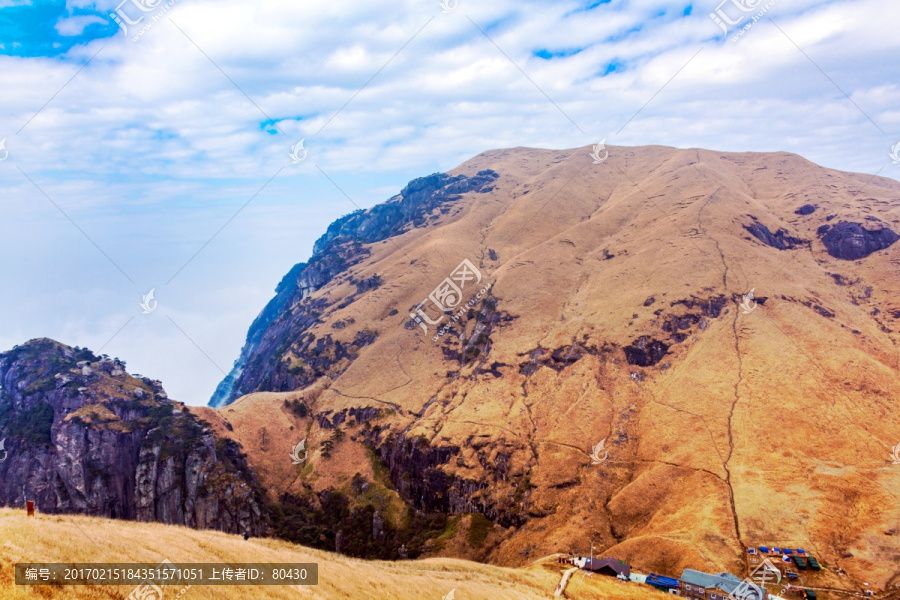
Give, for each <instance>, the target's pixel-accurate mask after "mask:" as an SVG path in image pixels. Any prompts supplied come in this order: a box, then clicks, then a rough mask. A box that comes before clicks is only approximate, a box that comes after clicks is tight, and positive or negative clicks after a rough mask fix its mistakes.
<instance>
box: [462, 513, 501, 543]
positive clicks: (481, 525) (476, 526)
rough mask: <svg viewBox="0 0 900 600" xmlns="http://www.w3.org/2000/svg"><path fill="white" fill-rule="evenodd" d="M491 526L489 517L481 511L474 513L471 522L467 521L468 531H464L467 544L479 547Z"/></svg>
mask: <svg viewBox="0 0 900 600" xmlns="http://www.w3.org/2000/svg"><path fill="white" fill-rule="evenodd" d="M493 527H494V524H493V523H492V522H491V521H490V519H488V518H487V517H485V516H484V515H483V514H481V513H474V514H473V515H472V520H471V523H469V531H468V532H467V533H466V538H467V539H468V540H469V545H470V546H472V547H473V548H480V547H481V545H482V544H484V540H485V539H487V536H488V534H489V533H490V532H491V529H493Z"/></svg>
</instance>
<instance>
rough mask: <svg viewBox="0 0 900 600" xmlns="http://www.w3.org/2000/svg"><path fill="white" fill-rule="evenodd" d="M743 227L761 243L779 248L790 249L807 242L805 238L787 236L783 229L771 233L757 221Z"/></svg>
mask: <svg viewBox="0 0 900 600" xmlns="http://www.w3.org/2000/svg"><path fill="white" fill-rule="evenodd" d="M744 229H746V230H747V231H749V232H750V233H751V234H753V237H755V238H756V239H758V240H759V241H761V242H762V243H764V244H767V245H769V246H772V247H773V248H778V249H779V250H790V249H791V248H794V247H795V246H802V245H804V244H806V243H807V242H806V240H801V239H800V238H796V237H791V236H789V235H788V234H787V231H785V230H784V229H779V230H778V231H776V232H775V233H772V232H771V231H769V228H768V227H766V226H765V225H763V224H762V223H760V222H759V221H754V222H753V223H752V224H751V225H745V226H744Z"/></svg>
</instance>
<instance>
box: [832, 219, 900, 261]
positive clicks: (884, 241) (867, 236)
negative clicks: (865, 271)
mask: <svg viewBox="0 0 900 600" xmlns="http://www.w3.org/2000/svg"><path fill="white" fill-rule="evenodd" d="M817 233H818V235H819V237H820V238H821V239H822V243H823V244H825V248H826V249H827V250H828V254H830V255H831V256H833V257H835V258H840V259H841V260H859V259H860V258H865V257H867V256H869V255H870V254H872V253H873V252H878V251H879V250H884V249H885V248H887V247H889V246H890V245H891V244H893V243H894V242H896V241H897V240H898V239H900V236H898V235H897V234H896V233H894V232H893V231H892V230H891V229H888V228H887V227H884V228H882V229H876V230H870V229H866V228H864V227H863V226H862V225H860V224H859V223H848V222H845V221H842V222H840V223H838V224H837V225H833V226H832V225H822V226H821V227H819V229H818V232H817Z"/></svg>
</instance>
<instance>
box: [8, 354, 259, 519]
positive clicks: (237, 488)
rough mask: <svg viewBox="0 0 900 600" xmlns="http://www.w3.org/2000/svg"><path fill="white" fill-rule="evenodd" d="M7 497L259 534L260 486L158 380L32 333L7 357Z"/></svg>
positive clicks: (231, 446)
mask: <svg viewBox="0 0 900 600" xmlns="http://www.w3.org/2000/svg"><path fill="white" fill-rule="evenodd" d="M0 439H3V440H4V446H5V448H4V452H3V460H2V461H0V505H2V506H19V507H22V506H24V498H23V494H24V496H25V497H26V498H27V499H28V500H33V501H34V502H35V506H36V507H37V509H38V511H40V512H42V513H84V514H90V515H95V516H104V517H114V518H119V519H131V520H138V521H160V522H163V523H171V524H176V525H187V526H190V527H197V528H212V529H219V530H222V531H228V532H233V533H249V534H253V535H258V534H261V533H264V532H266V531H267V530H268V528H269V525H268V522H267V516H266V514H265V513H264V511H263V509H262V507H261V505H260V500H261V499H262V494H261V492H260V490H259V484H258V483H257V481H256V478H255V476H254V475H253V472H252V469H251V468H250V467H249V466H248V465H247V462H246V458H245V457H244V455H243V454H242V453H241V452H240V449H239V448H238V446H237V445H236V444H235V443H234V442H233V441H231V440H229V439H227V438H222V437H216V436H214V435H213V434H212V431H211V430H210V429H209V427H208V423H204V422H202V421H200V420H199V419H197V418H196V417H195V416H194V415H192V414H191V413H190V410H189V409H188V408H187V407H185V406H184V405H183V404H180V403H178V402H174V401H172V400H170V399H169V397H168V395H167V394H166V392H165V390H164V389H163V387H162V385H161V383H160V382H159V381H154V380H151V379H149V378H147V377H140V376H133V375H129V374H128V373H127V372H126V371H125V364H124V363H122V362H121V361H119V360H118V359H111V358H108V357H106V356H102V357H99V356H96V355H94V353H92V352H91V351H90V350H87V349H84V348H71V347H69V346H66V345H63V344H60V343H58V342H55V341H52V340H47V339H38V340H32V341H30V342H28V343H26V344H23V345H21V346H17V347H15V348H13V349H12V350H11V351H9V352H4V353H2V354H0Z"/></svg>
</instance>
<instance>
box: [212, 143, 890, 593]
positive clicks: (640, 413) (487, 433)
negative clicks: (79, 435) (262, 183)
mask: <svg viewBox="0 0 900 600" xmlns="http://www.w3.org/2000/svg"><path fill="white" fill-rule="evenodd" d="M598 163H599V164H598ZM898 224H900V183H898V182H896V181H893V180H891V179H887V178H884V177H873V176H869V175H861V174H854V173H845V172H840V171H836V170H833V169H827V168H823V167H819V166H817V165H815V164H813V163H810V162H809V161H807V160H805V159H803V158H801V157H799V156H796V155H793V154H788V153H783V152H779V153H721V152H713V151H707V150H696V149H689V150H678V149H673V148H667V147H659V146H649V147H638V148H626V147H610V148H609V157H608V159H606V160H603V161H598V160H595V159H594V158H593V157H592V156H591V155H590V148H577V149H572V150H561V151H556V150H538V149H531V148H515V149H509V150H494V151H490V152H485V153H483V154H481V155H479V156H477V157H475V158H473V159H471V160H469V161H467V162H466V163H464V164H462V165H460V166H459V167H457V168H456V169H454V170H452V171H451V172H449V173H446V174H436V175H432V176H429V177H426V178H423V179H419V180H416V181H413V182H411V183H410V184H409V185H408V186H407V187H406V188H404V190H402V191H401V193H400V194H399V195H398V196H396V197H394V198H392V199H390V200H389V201H388V202H386V203H385V204H382V205H379V206H376V207H374V208H372V209H369V210H366V211H359V212H356V213H353V214H351V215H349V216H347V217H344V218H342V219H340V220H339V221H337V222H335V223H334V224H332V225H331V226H330V227H329V228H328V231H327V232H326V234H325V235H324V236H323V237H322V238H321V239H320V240H319V241H318V242H317V243H316V245H315V248H314V252H313V255H312V257H311V258H310V260H309V261H308V262H307V263H301V264H298V265H297V266H296V267H295V268H294V269H293V270H292V271H291V272H290V273H289V274H288V275H287V276H286V277H285V279H284V280H283V281H282V282H281V284H280V285H279V286H278V290H277V295H276V297H275V298H274V299H273V300H272V301H271V302H270V304H269V305H268V306H267V307H266V308H265V309H264V310H263V312H262V313H261V314H260V316H259V317H258V318H257V319H256V321H255V322H254V324H253V326H252V327H251V329H250V332H249V334H248V336H247V343H246V345H245V347H244V349H243V351H242V353H241V356H240V358H239V359H238V361H237V363H236V367H235V370H234V371H233V372H232V373H231V374H230V375H229V376H228V378H227V379H226V380H225V381H224V382H223V383H222V385H221V386H220V388H219V390H218V391H217V393H216V395H215V396H214V398H213V400H212V404H213V405H214V406H215V407H218V408H217V409H212V408H207V409H203V410H198V414H200V415H201V416H202V418H204V419H205V420H207V421H208V422H209V423H210V425H211V427H212V428H213V429H214V430H215V431H216V433H217V434H218V435H223V436H228V437H230V438H233V439H234V440H235V441H237V442H238V443H240V444H242V446H243V448H244V451H246V452H247V454H248V457H249V460H250V462H251V464H252V465H254V467H255V468H256V470H257V472H258V474H259V477H260V481H261V483H262V484H263V486H264V487H265V488H266V489H267V490H268V495H269V498H270V499H273V500H277V501H278V502H280V503H281V504H282V506H285V507H287V506H290V507H294V508H293V509H292V510H293V512H291V515H292V516H290V518H287V517H286V516H285V515H282V517H283V518H281V520H280V522H278V519H276V521H277V522H276V528H281V530H282V531H284V532H287V535H288V536H290V535H293V533H292V532H297V531H301V530H302V529H303V528H304V527H305V528H309V532H311V533H310V534H309V535H310V537H315V539H318V540H320V541H321V543H322V544H324V545H331V548H330V549H333V548H334V546H341V542H342V541H345V540H346V539H347V537H348V536H352V537H354V538H358V539H360V540H362V539H365V540H372V539H374V540H378V539H381V538H383V537H384V536H386V535H388V534H386V533H385V532H384V527H386V526H387V525H391V526H393V527H394V528H395V529H396V530H397V531H400V529H401V528H402V527H404V523H406V526H408V525H409V523H410V521H409V519H410V518H412V516H415V515H419V516H422V518H424V516H427V515H447V516H449V517H450V519H449V520H448V521H447V524H446V527H445V530H444V533H439V531H438V530H439V529H440V525H441V524H438V526H436V527H435V528H434V531H435V535H433V536H432V535H430V534H429V538H428V540H427V541H426V542H424V543H422V544H421V548H420V549H421V551H422V552H423V553H424V554H426V555H427V554H431V555H441V554H445V555H454V556H465V557H475V558H478V559H479V560H485V561H490V562H494V563H497V564H503V565H522V564H526V563H527V562H529V561H531V560H532V559H533V558H534V557H536V556H543V555H547V554H550V553H553V552H558V551H567V550H569V549H573V550H578V551H581V552H586V551H587V550H588V548H589V547H590V545H591V542H592V541H593V543H594V548H595V550H596V551H597V552H598V553H601V554H602V555H604V556H615V557H617V558H621V559H623V560H627V561H629V562H631V563H632V564H634V565H636V566H638V567H640V568H643V569H645V570H653V571H657V572H660V573H663V574H670V575H672V574H674V575H676V576H677V575H678V574H680V573H681V569H682V568H684V567H690V568H696V569H704V570H708V571H712V572H716V571H723V570H727V571H731V572H734V573H738V574H741V573H742V572H743V573H746V570H747V569H748V567H749V565H748V561H747V548H748V547H751V546H756V545H760V544H774V545H783V546H787V547H804V548H807V549H810V550H811V551H812V552H815V553H817V556H818V557H819V558H820V560H821V561H823V562H824V564H826V565H827V566H828V567H829V571H828V573H827V575H823V577H826V580H825V581H824V582H823V584H822V586H823V587H832V588H840V589H847V590H850V589H858V586H859V585H861V583H862V582H863V581H865V582H869V583H871V585H872V586H873V587H876V588H880V589H883V588H890V587H892V586H897V585H898V583H900V568H898V566H897V565H898V558H900V536H898V535H896V534H897V533H898V532H900V466H898V465H896V464H892V459H891V449H892V447H893V446H894V445H896V444H898V443H900V419H898V418H897V412H896V399H897V397H898V396H900V376H898V375H900V371H898V369H900V353H898V341H900V334H898V328H900V278H898V265H900V245H898V244H896V240H897V237H898V236H897V234H896V232H895V231H896V230H897V229H898V228H900V225H898ZM238 398H240V400H237V399H238ZM301 441H303V442H304V449H305V450H304V451H308V456H305V457H304V461H303V462H302V464H299V465H294V464H292V463H291V459H290V458H289V457H288V454H289V453H290V452H291V448H292V447H293V446H294V445H296V444H298V443H299V442H301ZM373 490H374V491H373ZM336 497H337V498H340V499H342V500H341V501H340V502H339V504H341V503H343V504H341V506H344V508H345V509H346V511H345V512H343V513H341V514H342V515H344V516H342V517H340V518H338V517H334V518H332V517H330V516H328V515H327V514H326V513H328V511H326V510H325V508H323V507H325V506H328V505H330V504H329V503H333V502H335V498H336ZM342 510H343V509H342ZM329 514H330V513H329ZM351 516H352V518H351ZM323 519H324V521H323ZM354 519H355V520H354ZM287 523H291V524H292V525H290V526H286V524H287ZM354 523H355V525H354ZM386 524H387V525H386ZM423 527H424V525H423ZM317 528H319V529H317ZM324 530H327V531H330V532H335V531H336V532H337V535H336V536H334V535H333V536H332V537H331V538H328V537H327V536H326V535H325V533H324ZM316 532H318V533H316ZM313 534H314V535H313ZM297 535H300V534H297ZM304 535H305V534H304ZM391 539H393V540H395V543H396V544H400V542H401V541H402V540H405V539H407V538H404V537H403V536H402V535H400V534H397V536H395V537H394V538H391ZM419 541H421V540H419ZM304 543H306V542H304ZM366 543H368V542H366ZM401 545H403V544H401ZM344 546H345V548H346V543H345V544H344ZM396 548H397V546H396V545H395V546H392V547H391V551H392V552H393V551H394V549H396ZM397 552H398V553H399V552H400V550H397ZM841 571H843V572H845V573H846V575H841V574H840V573H841Z"/></svg>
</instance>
